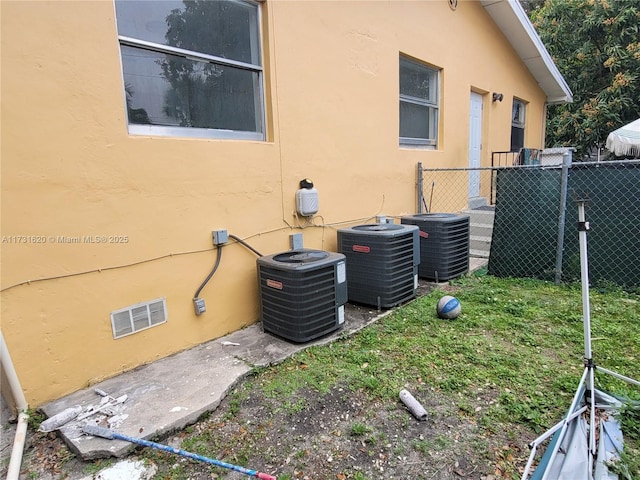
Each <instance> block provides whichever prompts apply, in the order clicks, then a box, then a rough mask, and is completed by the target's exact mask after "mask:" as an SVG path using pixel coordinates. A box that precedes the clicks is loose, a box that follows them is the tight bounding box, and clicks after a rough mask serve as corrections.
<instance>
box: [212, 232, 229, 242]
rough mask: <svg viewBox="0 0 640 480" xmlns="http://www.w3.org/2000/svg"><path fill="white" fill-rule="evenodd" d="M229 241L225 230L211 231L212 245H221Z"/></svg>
mask: <svg viewBox="0 0 640 480" xmlns="http://www.w3.org/2000/svg"><path fill="white" fill-rule="evenodd" d="M228 241H229V233H228V232H227V231H226V230H214V231H213V244H214V245H222V244H223V243H227V242H228Z"/></svg>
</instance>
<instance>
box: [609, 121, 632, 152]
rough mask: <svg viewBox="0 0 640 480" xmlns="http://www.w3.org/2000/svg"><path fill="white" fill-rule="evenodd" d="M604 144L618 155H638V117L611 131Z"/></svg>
mask: <svg viewBox="0 0 640 480" xmlns="http://www.w3.org/2000/svg"><path fill="white" fill-rule="evenodd" d="M605 146H606V147H607V150H609V151H610V152H613V153H614V154H615V155H617V156H619V157H621V156H636V157H640V118H639V119H638V120H636V121H634V122H631V123H629V124H627V125H625V126H624V127H620V128H619V129H617V130H614V131H613V132H611V133H610V134H609V136H608V137H607V143H606V144H605Z"/></svg>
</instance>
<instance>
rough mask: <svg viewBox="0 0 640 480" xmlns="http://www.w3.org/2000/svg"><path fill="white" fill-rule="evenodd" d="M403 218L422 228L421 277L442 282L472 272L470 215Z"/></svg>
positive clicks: (427, 215)
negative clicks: (470, 270)
mask: <svg viewBox="0 0 640 480" xmlns="http://www.w3.org/2000/svg"><path fill="white" fill-rule="evenodd" d="M400 221H401V223H402V224H406V225H416V226H418V228H420V268H419V269H418V275H419V276H420V278H426V279H429V280H435V281H437V282H439V281H445V280H450V279H453V278H456V277H460V276H462V275H464V274H465V273H467V272H468V271H469V233H470V227H469V215H457V214H453V213H420V214H417V215H407V216H404V217H402V218H401V219H400Z"/></svg>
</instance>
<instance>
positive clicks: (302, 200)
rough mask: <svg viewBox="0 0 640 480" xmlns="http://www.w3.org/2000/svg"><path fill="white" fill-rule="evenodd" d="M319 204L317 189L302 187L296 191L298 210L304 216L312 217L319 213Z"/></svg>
mask: <svg viewBox="0 0 640 480" xmlns="http://www.w3.org/2000/svg"><path fill="white" fill-rule="evenodd" d="M319 204H320V201H319V199H318V190H317V189H315V188H301V189H299V190H298V191H297V192H296V210H297V212H298V213H299V214H300V215H302V216H303V217H310V216H311V215H315V214H316V213H318V210H319V207H320V205H319Z"/></svg>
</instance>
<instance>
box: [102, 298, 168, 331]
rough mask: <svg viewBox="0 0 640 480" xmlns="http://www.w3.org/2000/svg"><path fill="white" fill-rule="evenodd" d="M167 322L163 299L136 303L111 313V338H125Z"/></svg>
mask: <svg viewBox="0 0 640 480" xmlns="http://www.w3.org/2000/svg"><path fill="white" fill-rule="evenodd" d="M166 321H167V303H166V301H165V299H164V298H158V299H156V300H150V301H148V302H142V303H137V304H135V305H131V306H130V307H126V308H123V309H120V310H116V311H115V312H111V328H112V329H113V338H121V337H126V336H127V335H131V334H132V333H137V332H139V331H141V330H146V329H147V328H151V327H155V326H156V325H160V324H161V323H165V322H166Z"/></svg>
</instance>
